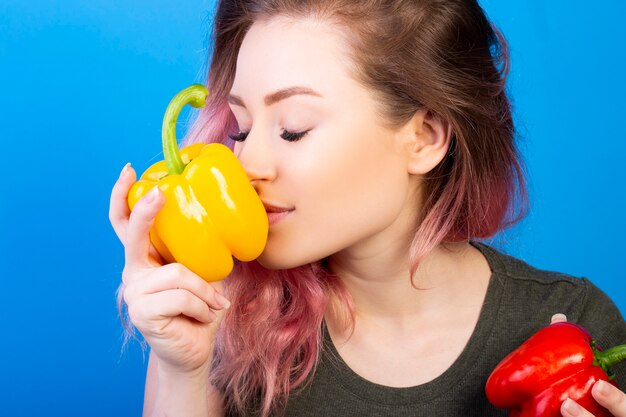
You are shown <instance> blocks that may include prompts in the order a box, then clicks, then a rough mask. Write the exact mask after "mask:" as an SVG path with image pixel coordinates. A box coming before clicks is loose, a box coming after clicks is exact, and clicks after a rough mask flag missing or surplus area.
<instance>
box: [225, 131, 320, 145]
mask: <svg viewBox="0 0 626 417" xmlns="http://www.w3.org/2000/svg"><path fill="white" fill-rule="evenodd" d="M248 133H249V132H239V133H238V134H236V135H228V137H229V138H231V139H232V140H234V141H235V142H243V141H244V140H246V138H247V137H248ZM307 133H309V131H308V130H306V131H304V132H290V131H288V130H286V129H283V133H282V134H281V135H280V137H281V138H283V139H285V140H286V141H287V142H297V141H299V140H300V139H302V138H303V137H304V136H306V134H307Z"/></svg>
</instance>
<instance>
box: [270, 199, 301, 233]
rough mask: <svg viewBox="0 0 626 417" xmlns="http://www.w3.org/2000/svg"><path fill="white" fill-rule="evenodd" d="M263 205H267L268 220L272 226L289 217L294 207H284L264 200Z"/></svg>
mask: <svg viewBox="0 0 626 417" xmlns="http://www.w3.org/2000/svg"><path fill="white" fill-rule="evenodd" d="M263 207H265V211H266V212H267V220H268V222H269V225H270V227H272V226H274V225H275V224H276V223H279V222H281V221H282V220H283V219H285V218H286V217H289V215H290V214H291V212H292V211H294V208H292V207H284V206H279V205H275V204H270V203H266V202H265V201H264V202H263Z"/></svg>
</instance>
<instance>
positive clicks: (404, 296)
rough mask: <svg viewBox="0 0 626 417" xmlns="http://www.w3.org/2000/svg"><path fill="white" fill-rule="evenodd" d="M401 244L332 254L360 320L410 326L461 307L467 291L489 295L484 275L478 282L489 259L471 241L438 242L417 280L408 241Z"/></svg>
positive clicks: (332, 267)
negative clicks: (382, 248) (483, 278)
mask: <svg viewBox="0 0 626 417" xmlns="http://www.w3.org/2000/svg"><path fill="white" fill-rule="evenodd" d="M397 246H398V247H397V248H394V247H393V246H389V245H388V246H385V249H384V250H382V251H378V252H373V251H372V252H370V253H369V254H368V253H367V251H361V252H358V253H355V252H351V253H349V254H348V253H342V254H338V256H335V257H332V258H331V259H330V267H331V270H332V271H333V272H334V273H335V274H337V275H338V276H339V277H340V278H341V280H342V282H343V283H344V285H345V286H346V288H347V290H348V291H349V292H350V294H351V296H352V300H353V303H354V307H355V311H356V318H357V321H360V322H369V323H370V324H372V325H378V324H380V325H384V326H396V327H410V326H411V325H412V323H415V321H416V320H417V321H421V322H423V321H424V320H430V319H431V318H435V317H438V316H440V315H441V314H442V312H451V311H452V312H454V311H455V309H456V308H457V307H459V306H460V307H461V309H462V305H463V300H464V299H467V296H468V293H467V292H468V291H470V292H471V291H474V292H476V293H477V295H480V294H483V295H484V290H485V285H486V284H485V282H484V280H483V282H481V285H476V284H477V283H478V281H477V280H478V279H479V278H478V277H480V276H482V277H484V272H485V268H486V269H487V271H486V272H487V276H489V271H488V265H487V264H486V261H485V259H484V258H483V257H482V254H480V252H479V251H478V250H477V249H475V248H474V247H473V246H471V245H470V244H469V243H459V244H453V245H446V246H443V245H440V246H438V247H436V248H435V249H434V250H433V251H431V252H430V253H429V254H428V255H426V256H425V257H424V259H422V261H421V262H420V265H419V267H418V269H417V271H416V273H415V275H414V277H413V283H414V284H415V286H413V285H412V283H411V277H410V274H409V268H410V265H409V259H408V256H407V251H406V245H405V244H398V245H397ZM480 272H483V273H480ZM473 277H476V278H475V279H474V278H473ZM451 306H454V308H451Z"/></svg>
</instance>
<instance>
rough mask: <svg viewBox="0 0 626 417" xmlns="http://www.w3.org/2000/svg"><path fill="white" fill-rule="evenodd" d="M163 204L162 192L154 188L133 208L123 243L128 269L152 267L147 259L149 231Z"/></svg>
mask: <svg viewBox="0 0 626 417" xmlns="http://www.w3.org/2000/svg"><path fill="white" fill-rule="evenodd" d="M164 203H165V198H164V196H163V192H162V191H161V190H160V189H159V187H156V186H155V187H154V188H153V189H152V190H150V192H148V193H147V194H146V195H145V196H143V197H142V198H141V199H140V200H139V201H138V202H137V204H136V205H135V207H133V211H132V213H130V218H129V219H128V227H127V229H126V242H125V243H124V248H125V255H126V265H127V266H128V267H129V268H130V269H134V268H147V267H153V266H154V265H153V264H151V263H150V259H149V253H150V229H151V228H152V225H153V224H154V219H155V217H156V215H157V213H158V212H159V210H160V209H161V208H162V207H163V204H164Z"/></svg>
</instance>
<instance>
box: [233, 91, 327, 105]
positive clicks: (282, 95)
mask: <svg viewBox="0 0 626 417" xmlns="http://www.w3.org/2000/svg"><path fill="white" fill-rule="evenodd" d="M295 95H308V96H315V97H322V95H321V94H320V93H318V92H317V91H315V90H312V89H310V88H308V87H301V86H295V87H288V88H283V89H282V90H278V91H275V92H273V93H271V94H268V95H267V96H265V99H264V101H265V105H266V106H271V105H272V104H274V103H277V102H279V101H281V100H284V99H286V98H289V97H291V96H295ZM228 102H229V103H230V104H234V105H236V106H241V107H244V108H245V107H246V105H245V104H244V103H243V100H242V99H241V97H239V96H235V95H233V94H230V95H229V96H228Z"/></svg>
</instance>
